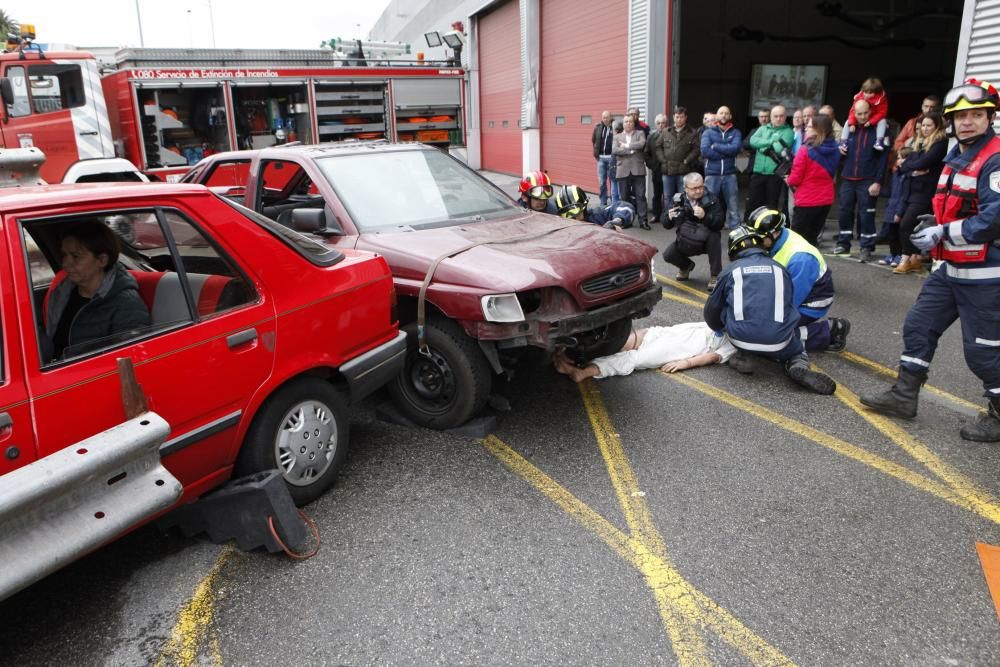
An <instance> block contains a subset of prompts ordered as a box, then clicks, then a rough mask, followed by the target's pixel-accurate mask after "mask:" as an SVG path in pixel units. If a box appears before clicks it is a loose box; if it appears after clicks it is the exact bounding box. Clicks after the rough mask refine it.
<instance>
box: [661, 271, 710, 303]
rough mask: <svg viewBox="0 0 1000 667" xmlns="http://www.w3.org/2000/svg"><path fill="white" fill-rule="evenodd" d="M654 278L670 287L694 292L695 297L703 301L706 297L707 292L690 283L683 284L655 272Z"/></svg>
mask: <svg viewBox="0 0 1000 667" xmlns="http://www.w3.org/2000/svg"><path fill="white" fill-rule="evenodd" d="M656 279H657V280H658V281H660V283H662V284H664V285H669V286H670V287H676V288H677V289H679V290H684V291H685V292H689V293H691V294H694V295H695V296H696V297H698V298H699V299H701V300H702V301H704V300H705V299H707V298H708V292H702V291H701V290H700V289H697V288H695V287H691V286H690V285H685V284H684V283H682V282H681V281H679V280H674V279H673V278H667V277H666V276H665V275H663V274H662V273H657V274H656Z"/></svg>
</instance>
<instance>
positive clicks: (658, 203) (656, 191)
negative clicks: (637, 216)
mask: <svg viewBox="0 0 1000 667" xmlns="http://www.w3.org/2000/svg"><path fill="white" fill-rule="evenodd" d="M649 171H650V174H651V177H652V179H653V206H652V208H651V209H650V211H649V221H650V222H658V221H659V219H660V216H661V215H663V174H661V173H660V170H659V169H650V170H649ZM668 208H669V206H668Z"/></svg>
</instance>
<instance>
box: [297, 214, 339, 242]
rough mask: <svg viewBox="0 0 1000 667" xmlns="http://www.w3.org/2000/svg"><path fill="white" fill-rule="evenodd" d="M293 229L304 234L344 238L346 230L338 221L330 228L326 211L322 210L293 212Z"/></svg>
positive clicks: (334, 221)
mask: <svg viewBox="0 0 1000 667" xmlns="http://www.w3.org/2000/svg"><path fill="white" fill-rule="evenodd" d="M292 229H294V230H295V231H297V232H302V233H303V234H316V235H318V236H343V235H344V230H343V229H342V228H341V227H340V223H339V222H337V219H336V218H334V219H333V224H332V225H329V226H328V223H327V219H326V211H325V210H324V209H321V208H297V209H295V210H293V211H292Z"/></svg>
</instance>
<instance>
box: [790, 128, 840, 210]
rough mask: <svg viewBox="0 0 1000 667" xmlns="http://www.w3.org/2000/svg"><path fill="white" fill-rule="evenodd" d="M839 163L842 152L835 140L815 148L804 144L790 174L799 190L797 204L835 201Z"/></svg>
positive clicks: (796, 195) (831, 202) (796, 188)
mask: <svg viewBox="0 0 1000 667" xmlns="http://www.w3.org/2000/svg"><path fill="white" fill-rule="evenodd" d="M839 163H840V151H839V150H838V149H837V142H836V140H835V139H827V140H826V141H824V142H823V143H822V144H820V145H819V146H815V147H812V146H808V145H806V144H803V145H802V147H801V148H799V152H798V153H796V154H795V162H793V163H792V171H791V173H789V174H788V185H789V187H791V188H792V189H793V190H795V206H796V207H798V206H829V205H831V204H833V176H834V174H836V173H837V165H838V164H839Z"/></svg>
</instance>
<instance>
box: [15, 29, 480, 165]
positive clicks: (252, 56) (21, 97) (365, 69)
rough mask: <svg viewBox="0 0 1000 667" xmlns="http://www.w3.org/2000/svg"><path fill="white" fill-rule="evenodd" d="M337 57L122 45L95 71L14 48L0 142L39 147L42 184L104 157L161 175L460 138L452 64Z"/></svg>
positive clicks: (70, 58) (84, 59) (83, 62)
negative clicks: (304, 149)
mask: <svg viewBox="0 0 1000 667" xmlns="http://www.w3.org/2000/svg"><path fill="white" fill-rule="evenodd" d="M31 46H34V45H31ZM337 55H338V54H336V53H335V52H333V51H331V50H328V49H323V50H321V49H317V50H278V49H273V50H272V49H232V50H229V49H132V48H130V49H122V50H119V51H118V52H117V53H116V54H115V68H114V69H110V68H109V70H108V71H106V72H104V73H103V76H102V72H101V71H100V69H99V65H98V63H97V61H96V60H95V58H94V57H93V56H92V55H91V54H89V53H86V52H83V51H75V52H74V51H70V52H59V53H54V52H53V53H45V52H42V51H41V49H38V48H24V46H23V45H22V47H21V48H19V50H18V51H17V52H13V53H5V54H2V55H0V76H2V78H0V93H2V96H3V101H4V110H3V114H2V116H0V137H2V146H3V147H11V148H16V147H30V146H36V147H38V148H41V149H42V150H43V151H44V153H45V154H46V156H48V161H47V162H46V164H45V167H44V168H43V171H42V177H43V178H45V180H47V181H49V182H54V181H62V180H63V179H64V177H65V176H66V175H67V171H68V170H69V169H70V167H72V166H73V165H74V164H76V163H78V162H80V161H83V160H97V159H108V158H114V157H119V158H127V159H128V160H130V161H131V162H132V163H133V164H134V165H136V166H137V167H138V168H139V169H140V170H141V171H142V172H144V173H146V174H149V175H150V176H151V177H153V178H158V179H161V180H171V181H173V180H177V179H179V178H180V176H181V175H182V174H184V173H185V172H186V171H187V170H188V168H189V167H190V166H192V165H194V164H196V163H197V162H198V161H199V160H201V159H202V158H203V157H205V156H206V155H211V154H212V153H216V152H220V151H230V150H240V149H245V148H246V149H249V148H257V149H259V148H265V147H268V146H272V145H275V144H280V143H285V142H294V141H301V142H303V143H307V144H308V143H319V142H326V141H340V140H344V139H381V138H385V139H389V140H392V141H420V142H423V143H429V144H436V145H439V146H441V147H447V146H464V145H465V140H466V139H465V136H466V135H465V123H464V105H463V100H464V97H465V88H464V81H463V74H464V73H463V70H462V69H461V68H457V67H453V66H452V64H451V63H433V62H426V63H425V62H422V61H395V62H393V61H388V62H379V63H376V62H370V61H365V60H364V59H358V58H353V59H337V57H336V56H337ZM109 169H110V167H109ZM91 171H93V169H91Z"/></svg>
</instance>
